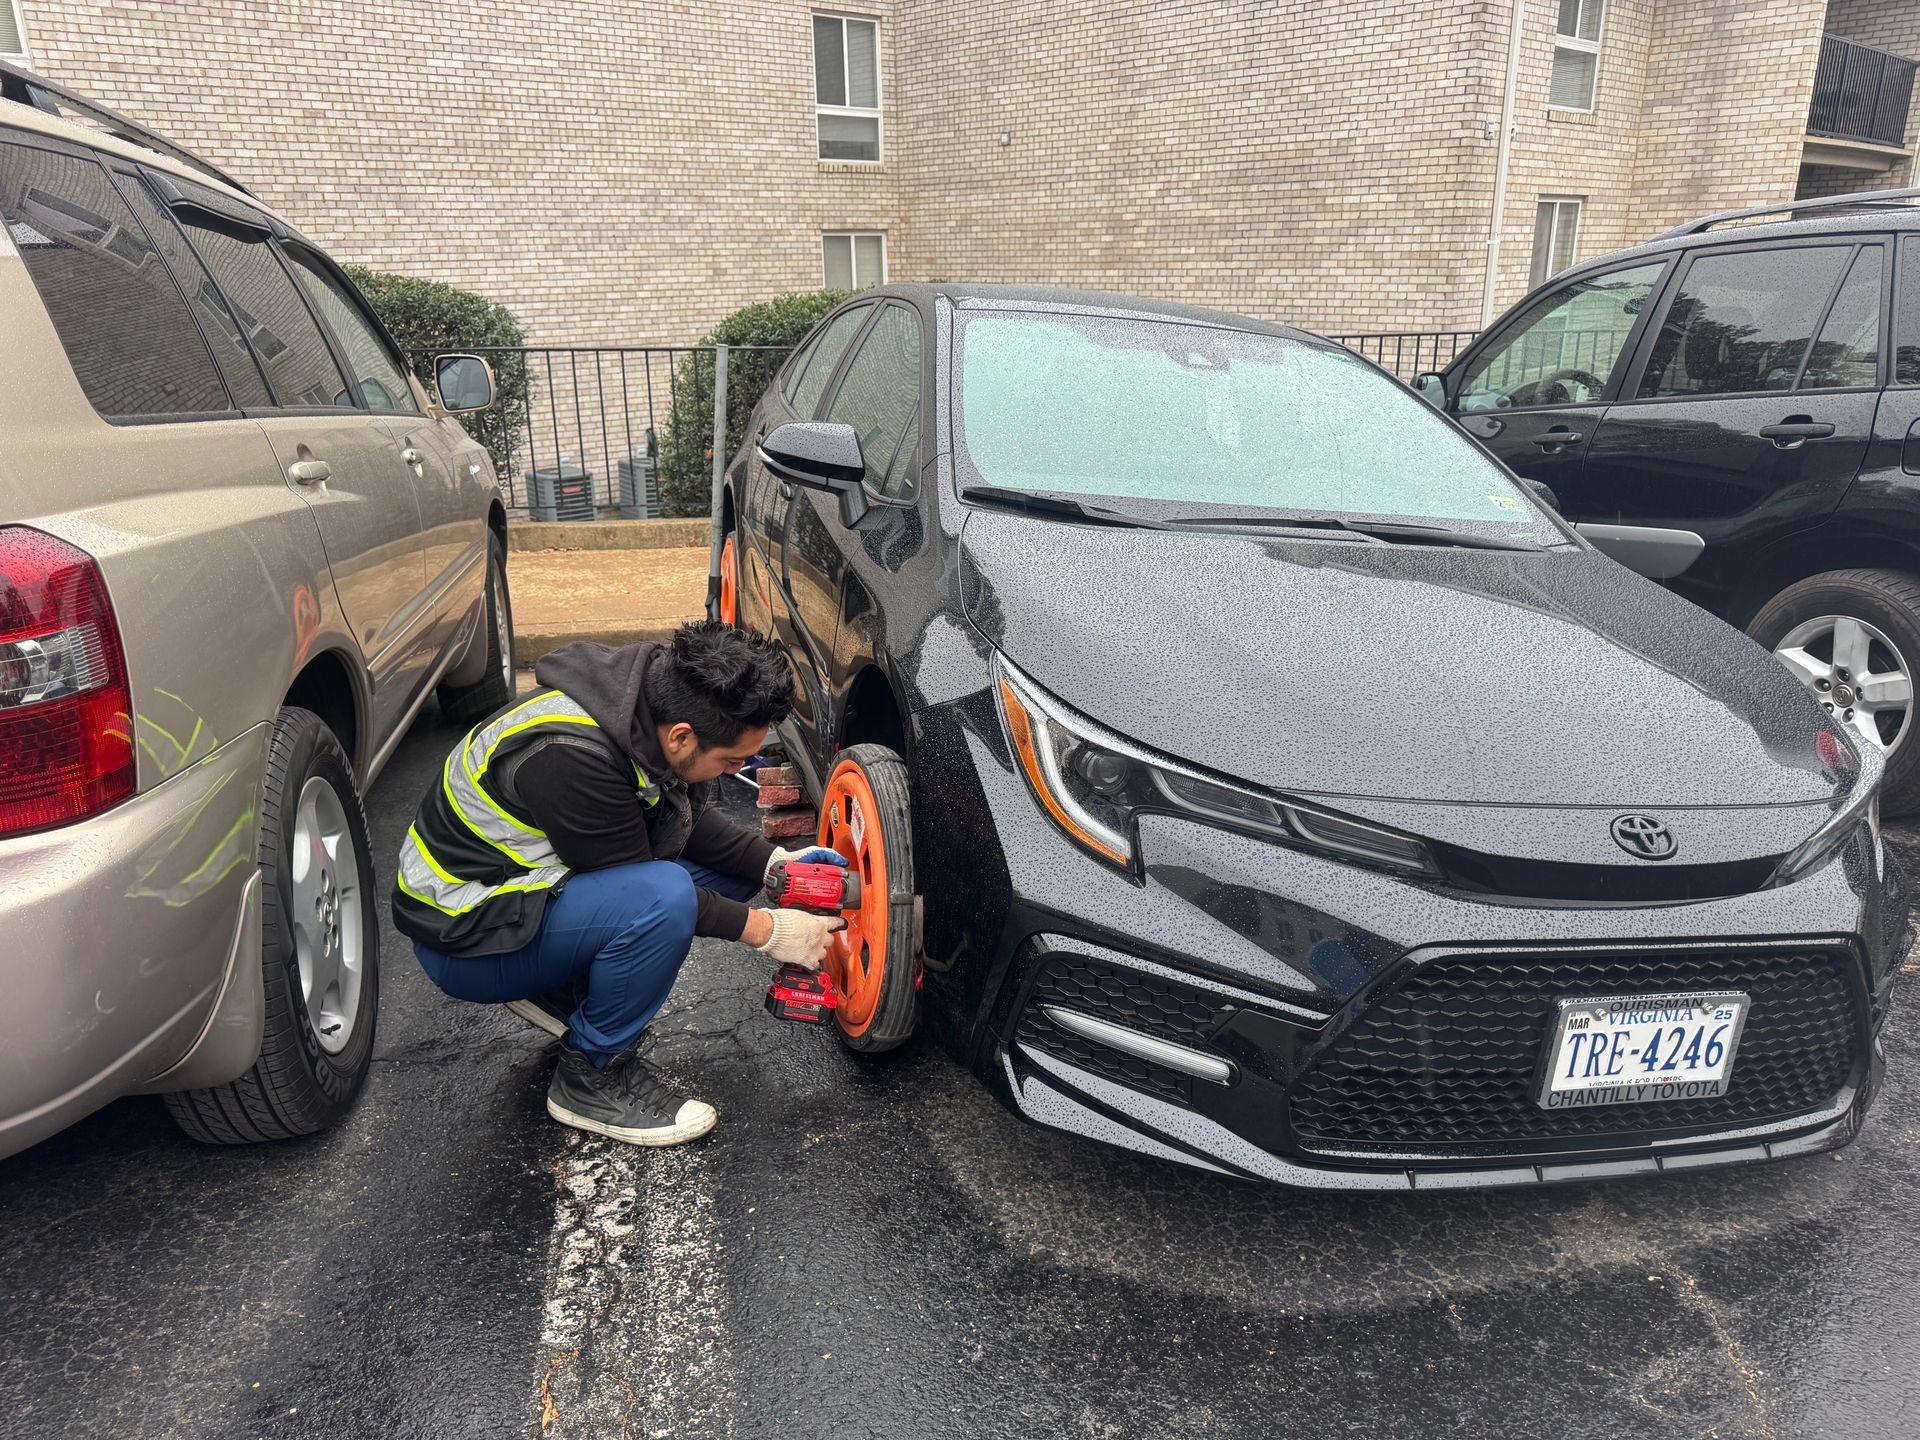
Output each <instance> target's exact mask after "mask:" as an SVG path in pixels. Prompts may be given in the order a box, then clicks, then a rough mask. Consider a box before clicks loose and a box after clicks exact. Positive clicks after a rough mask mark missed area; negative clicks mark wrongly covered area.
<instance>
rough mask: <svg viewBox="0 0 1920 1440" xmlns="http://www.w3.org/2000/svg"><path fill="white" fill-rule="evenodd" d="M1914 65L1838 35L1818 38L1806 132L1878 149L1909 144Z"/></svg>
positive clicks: (1902, 58)
mask: <svg viewBox="0 0 1920 1440" xmlns="http://www.w3.org/2000/svg"><path fill="white" fill-rule="evenodd" d="M1914 69H1915V62H1914V61H1912V60H1909V59H1907V58H1906V57H1904V56H1901V55H1893V54H1889V53H1888V52H1887V51H1885V50H1876V49H1874V48H1873V46H1871V45H1861V44H1859V43H1857V42H1855V41H1852V40H1842V39H1841V38H1840V37H1839V36H1838V35H1826V36H1823V37H1821V40H1820V68H1819V69H1818V70H1817V71H1816V72H1815V73H1814V77H1813V105H1812V107H1811V108H1810V109H1809V110H1808V112H1807V131H1808V133H1809V134H1813V135H1824V136H1827V137H1829V138H1831V139H1835V140H1864V141H1866V142H1868V143H1870V144H1874V145H1903V144H1905V143H1906V135H1907V116H1908V114H1909V112H1910V111H1911V110H1912V108H1913V75H1914Z"/></svg>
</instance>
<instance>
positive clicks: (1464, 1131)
mask: <svg viewBox="0 0 1920 1440" xmlns="http://www.w3.org/2000/svg"><path fill="white" fill-rule="evenodd" d="M1852 971H1853V962H1852V961H1851V960H1850V959H1849V958H1848V957H1846V956H1845V955H1840V954H1833V953H1822V952H1808V953H1798V954H1796V953H1766V952H1754V951H1746V952H1734V953H1727V952H1718V953H1714V952H1708V953H1700V954H1687V953H1681V954H1673V953H1668V954H1645V953H1639V954H1617V955H1600V956H1584V955H1583V956H1550V957H1543V958H1538V959H1528V960H1518V959H1508V958H1505V957H1490V956H1479V957H1473V956H1461V957H1449V958H1446V959H1442V960H1435V961H1430V962H1428V963H1426V964H1423V965H1420V966H1417V967H1415V968H1414V969H1413V970H1412V971H1411V972H1410V973H1409V974H1408V976H1407V979H1406V981H1405V983H1403V984H1401V985H1399V986H1397V987H1395V988H1393V989H1391V990H1389V991H1387V992H1385V993H1383V994H1381V995H1380V996H1379V997H1378V998H1377V999H1375V1000H1374V1001H1373V1002H1372V1004H1371V1005H1369V1006H1368V1008H1367V1009H1366V1011H1365V1013H1363V1014H1362V1015H1361V1016H1360V1017H1359V1019H1358V1020H1356V1021H1355V1023H1354V1024H1353V1026H1352V1027H1351V1028H1350V1029H1348V1030H1347V1031H1346V1032H1345V1033H1344V1034H1342V1035H1340V1036H1339V1037H1338V1038H1337V1039H1336V1040H1334V1041H1333V1042H1332V1044H1331V1045H1330V1046H1329V1047H1328V1048H1327V1050H1325V1051H1324V1052H1322V1054H1321V1055H1320V1056H1319V1058H1318V1059H1317V1060H1315V1061H1313V1062H1311V1064H1310V1065H1309V1068H1308V1070H1307V1072H1306V1074H1305V1075H1304V1076H1303V1077H1302V1078H1301V1079H1300V1080H1299V1081H1298V1082H1297V1083H1296V1084H1295V1085H1294V1087H1293V1090H1292V1092H1291V1094H1290V1097H1289V1108H1290V1113H1291V1118H1292V1122H1293V1127H1294V1131H1295V1134H1296V1136H1297V1137H1298V1138H1299V1140H1300V1142H1301V1144H1302V1145H1303V1146H1304V1147H1305V1148H1307V1149H1336V1148H1337V1149H1366V1148H1367V1147H1379V1148H1387V1149H1393V1150H1396V1151H1401V1152H1416V1153H1417V1152H1427V1151H1433V1150H1437V1149H1445V1148H1446V1147H1463V1148H1465V1147H1472V1148H1475V1149H1478V1150H1482V1151H1484V1150H1485V1149H1486V1148H1487V1147H1490V1146H1511V1147H1514V1148H1515V1149H1518V1150H1525V1149H1527V1148H1537V1147H1539V1146H1540V1145H1541V1144H1542V1142H1553V1141H1560V1140H1566V1139H1575V1140H1597V1139H1600V1138H1602V1137H1607V1136H1619V1137H1623V1138H1625V1139H1627V1140H1629V1141H1636V1140H1645V1139H1648V1138H1650V1137H1651V1136H1653V1135H1655V1134H1658V1133H1661V1132H1681V1133H1684V1132H1687V1131H1701V1130H1720V1129H1728V1128H1732V1127H1735V1126H1741V1125H1755V1124H1761V1123H1764V1122H1766V1121H1769V1120H1779V1119H1785V1118H1788V1117H1791V1116H1794V1115H1799V1114H1804V1113H1806V1112H1808V1111H1810V1110H1815V1109H1818V1108H1820V1107H1822V1106H1824V1105H1826V1104H1828V1103H1829V1102H1831V1101H1832V1099H1833V1097H1834V1095H1835V1094H1836V1093H1837V1092H1838V1091H1839V1089H1840V1087H1841V1086H1842V1085H1843V1084H1845V1083H1846V1080H1847V1077H1848V1074H1849V1072H1850V1071H1851V1069H1852V1066H1853V1059H1854V1053H1855V1049H1856V1045H1857V1038H1856V1037H1857V1036H1858V1034H1859V1020H1858V1003H1859V1002H1858V1000H1857V998H1856V991H1855V986H1854V984H1853V983H1852V979H1851V975H1852ZM1694 990H1740V991H1744V992H1746V993H1747V994H1748V995H1750V996H1752V997H1753V1004H1752V1007H1751V1008H1750V1009H1749V1010H1748V1012H1747V1021H1746V1027H1745V1030H1744V1032H1743V1033H1742V1035H1741V1039H1740V1049H1739V1053H1738V1054H1737V1055H1736V1056H1735V1058H1734V1062H1733V1072H1732V1074H1731V1076H1730V1077H1729V1084H1728V1087H1727V1093H1726V1094H1725V1095H1720V1096H1710V1097H1705V1098H1701V1099H1694V1100H1666V1101H1659V1102H1655V1103H1650V1104H1644V1105H1595V1106H1591V1107H1588V1108H1584V1109H1576V1110H1559V1111H1548V1110H1544V1109H1542V1108H1541V1107H1540V1106H1539V1105H1538V1104H1537V1103H1536V1102H1535V1098H1534V1095H1535V1087H1536V1085H1537V1084H1538V1081H1537V1079H1536V1068H1537V1065H1538V1062H1539V1057H1540V1050H1541V1047H1542V1045H1543V1044H1545V1043H1546V1041H1547V1038H1548V1036H1549V1033H1550V1030H1551V1027H1552V1023H1553V1018H1554V1015H1555V1002H1556V1001H1558V1000H1561V999H1563V998H1572V997H1576V996H1583V995H1590V996H1609V995H1662V994H1676V993H1680V992H1684V991H1694Z"/></svg>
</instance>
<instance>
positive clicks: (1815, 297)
mask: <svg viewBox="0 0 1920 1440" xmlns="http://www.w3.org/2000/svg"><path fill="white" fill-rule="evenodd" d="M1853 253H1854V247H1853V246H1852V245H1846V244H1841V245H1822V246H1809V247H1805V248H1794V249H1783V250H1741V251H1734V252H1731V253H1713V252H1709V253H1706V254H1700V255H1696V256H1695V257H1694V259H1693V263H1692V264H1690V265H1689V266H1688V267H1687V273H1686V274H1685V275H1683V276H1682V277H1681V280H1680V284H1679V286H1678V287H1677V288H1676V289H1675V291H1674V293H1673V299H1672V300H1671V301H1669V302H1668V305H1667V311H1666V314H1665V316H1664V317H1663V318H1662V320H1661V324H1660V333H1659V335H1658V337H1657V338H1656V339H1655V340H1654V343H1653V349H1652V351H1651V352H1650V354H1649V355H1648V358H1647V367H1646V372H1645V374H1644V375H1643V376H1642V377H1641V380H1640V391H1639V394H1640V398H1641V399H1643V400H1647V399H1654V398H1658V397H1664V396H1675V395H1758V394H1766V393H1769V392H1777V391H1783V390H1791V389H1793V388H1794V386H1795V384H1797V383H1798V381H1799V379H1800V372H1801V367H1802V366H1803V364H1804V363H1805V361H1806V359H1807V353H1808V349H1809V347H1810V346H1811V345H1812V344H1813V336H1814V330H1815V329H1816V327H1818V326H1819V325H1820V322H1821V320H1822V318H1823V317H1824V316H1825V315H1826V313H1827V309H1828V302H1829V301H1830V300H1832V299H1833V298H1834V291H1835V290H1836V289H1837V288H1838V287H1839V286H1840V284H1841V280H1842V277H1843V276H1844V274H1845V273H1846V270H1847V267H1848V262H1849V261H1850V260H1851V259H1852V258H1853ZM1874 308H1875V309H1876V310H1877V308H1878V302H1877V300H1876V302H1875V306H1874ZM1875 344H1876V345H1877V344H1878V342H1877V340H1876V341H1875Z"/></svg>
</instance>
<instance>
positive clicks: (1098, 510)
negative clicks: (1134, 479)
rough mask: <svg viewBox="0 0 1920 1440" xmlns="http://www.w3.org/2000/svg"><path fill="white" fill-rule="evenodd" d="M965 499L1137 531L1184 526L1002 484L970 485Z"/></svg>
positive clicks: (1062, 496) (1028, 513)
mask: <svg viewBox="0 0 1920 1440" xmlns="http://www.w3.org/2000/svg"><path fill="white" fill-rule="evenodd" d="M960 498H961V499H962V500H970V501H972V502H973V503H974V504H975V505H990V506H993V507H995V508H998V509H1001V510H1018V511H1020V512H1022V513H1023V514H1027V515H1046V516H1051V517H1053V518H1055V519H1059V520H1079V521H1081V522H1083V523H1085V524H1089V525H1113V526H1119V527H1124V528H1128V529H1135V530H1178V529H1182V528H1184V527H1182V526H1178V525H1172V524H1169V523H1167V522H1165V521H1162V520H1149V519H1147V518H1146V517H1145V516H1144V515H1129V514H1127V513H1126V512H1125V511H1123V510H1110V509H1108V508H1107V507H1106V506H1104V505H1089V504H1087V503H1086V502H1085V501H1084V500H1076V499H1074V498H1073V497H1072V496H1070V495H1050V494H1047V493H1046V492H1045V491H1042V490H1009V489H1007V488H1005V487H1003V486H999V485H968V486H964V487H962V489H961V491H960Z"/></svg>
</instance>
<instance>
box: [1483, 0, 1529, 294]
mask: <svg viewBox="0 0 1920 1440" xmlns="http://www.w3.org/2000/svg"><path fill="white" fill-rule="evenodd" d="M1526 23H1527V0H1513V29H1512V31H1511V32H1510V33H1509V34H1508V36H1507V93H1506V99H1505V100H1504V101H1503V102H1502V104H1501V107H1500V154H1499V158H1498V159H1496V160H1495V161H1494V170H1493V216H1492V218H1491V220H1490V221H1489V223H1488V225H1487V278H1486V282H1485V284H1484V285H1483V286H1482V287H1481V290H1480V328H1481V329H1482V330H1484V329H1486V328H1487V327H1488V326H1489V325H1491V324H1492V323H1493V292H1494V289H1495V287H1496V286H1497V285H1498V283H1499V279H1500V230H1501V221H1502V219H1503V218H1504V217H1505V215H1506V213H1507V167H1508V165H1509V164H1510V163H1511V162H1512V160H1513V112H1514V109H1515V108H1516V105H1517V104H1518V99H1519V91H1520V39H1521V32H1522V31H1523V30H1524V29H1525V28H1526Z"/></svg>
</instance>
